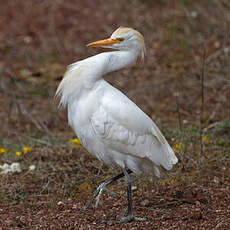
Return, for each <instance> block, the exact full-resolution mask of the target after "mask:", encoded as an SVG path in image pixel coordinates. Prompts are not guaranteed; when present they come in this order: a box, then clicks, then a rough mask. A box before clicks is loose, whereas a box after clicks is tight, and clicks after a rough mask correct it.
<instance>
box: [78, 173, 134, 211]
mask: <svg viewBox="0 0 230 230" xmlns="http://www.w3.org/2000/svg"><path fill="white" fill-rule="evenodd" d="M126 173H128V174H130V173H132V171H131V170H130V169H128V170H127V172H126ZM124 175H125V174H124V172H122V173H120V174H118V175H117V176H115V177H112V178H110V179H108V180H105V181H104V182H102V183H101V184H100V185H99V186H98V187H97V189H96V190H95V191H94V193H93V195H92V197H91V198H90V200H89V201H88V202H87V204H86V205H85V206H84V207H83V208H82V210H84V211H85V210H86V209H87V208H88V207H89V205H90V204H91V203H92V201H93V200H94V198H95V197H96V203H95V205H94V210H95V209H96V208H97V206H98V204H99V201H100V197H101V194H102V193H103V190H104V189H106V188H105V187H106V186H107V185H108V184H111V183H112V182H114V181H116V180H118V179H120V178H122V177H123V176H124Z"/></svg>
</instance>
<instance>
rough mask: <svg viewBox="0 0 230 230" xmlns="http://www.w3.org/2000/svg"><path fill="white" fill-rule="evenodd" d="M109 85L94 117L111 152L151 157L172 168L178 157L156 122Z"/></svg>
mask: <svg viewBox="0 0 230 230" xmlns="http://www.w3.org/2000/svg"><path fill="white" fill-rule="evenodd" d="M108 85H109V84H108ZM109 86H110V85H109ZM106 88H108V87H106ZM109 88H110V89H109V93H107V92H105V94H104V96H103V98H102V99H101V105H100V107H99V108H98V109H97V111H96V112H95V113H94V114H93V116H92V119H91V122H92V127H93V129H94V131H95V133H96V134H97V136H99V137H100V139H101V141H102V142H103V144H104V145H106V146H107V148H108V149H111V150H112V151H117V152H120V153H123V154H129V155H132V156H134V157H138V158H148V159H149V160H151V161H152V162H153V163H154V164H155V165H162V166H163V167H164V168H166V169H171V168H172V165H173V164H175V163H176V162H177V158H176V156H175V154H174V152H173V150H172V149H171V147H170V146H169V144H168V143H167V141H166V140H165V138H164V136H163V135H162V134H161V132H160V130H159V129H158V128H157V126H156V125H155V124H154V122H153V121H152V120H151V119H150V118H149V117H148V116H147V115H146V114H145V113H144V112H143V111H142V110H141V109H140V108H139V107H138V106H137V105H136V104H134V103H133V102H132V101H131V100H129V99H128V98H127V97H126V96H125V95H124V94H122V93H121V92H120V91H118V90H116V89H115V88H113V87H112V86H110V87H109Z"/></svg>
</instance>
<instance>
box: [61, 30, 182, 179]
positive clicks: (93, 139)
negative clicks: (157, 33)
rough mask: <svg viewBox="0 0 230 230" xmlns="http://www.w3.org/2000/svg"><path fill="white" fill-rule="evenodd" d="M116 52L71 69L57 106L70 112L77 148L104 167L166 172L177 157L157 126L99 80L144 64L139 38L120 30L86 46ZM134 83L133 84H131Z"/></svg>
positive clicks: (142, 44)
mask: <svg viewBox="0 0 230 230" xmlns="http://www.w3.org/2000/svg"><path fill="white" fill-rule="evenodd" d="M88 46H92V47H95V46H102V47H109V48H114V49H118V51H113V52H105V53H100V54H98V55H95V56H92V57H89V58H87V59H85V60H82V61H79V62H76V63H73V64H72V65H70V66H69V67H68V69H67V72H66V73H65V76H64V78H63V80H62V81H61V83H60V85H59V87H58V89H57V96H60V105H61V106H64V107H67V109H68V122H69V125H70V126H71V127H72V128H73V130H74V131H75V133H76V135H77V137H78V138H79V140H80V142H81V144H82V145H83V146H84V147H85V148H86V149H87V150H88V152H90V153H91V154H93V155H94V156H96V157H97V158H98V159H99V160H102V161H104V162H106V163H107V164H113V165H118V166H120V167H121V168H122V169H124V168H129V169H130V170H132V171H133V172H135V173H136V174H140V173H142V172H144V173H148V172H154V173H155V175H157V176H159V175H160V173H159V170H158V166H162V167H164V168H165V169H167V170H170V169H171V168H172V166H173V165H174V164H176V163H177V161H178V160H177V157H176V156H175V154H174V152H173V150H172V149H171V147H170V146H169V144H168V143H167V141H166V139H165V138H164V136H163V135H162V134H161V132H160V130H159V129H158V128H157V126H156V125H155V123H154V122H153V121H152V120H151V119H150V118H149V117H148V116H147V115H146V114H145V113H144V112H143V111H142V110H141V109H140V108H139V107H138V106H137V105H136V104H134V103H133V102H132V101H131V100H130V99H129V98H128V97H126V96H125V95H124V94H123V93H121V92H120V91H119V90H117V89H116V88H114V87H113V86H111V85H110V84H109V83H107V82H106V81H105V80H104V79H103V76H104V75H106V74H107V73H109V72H112V71H115V70H119V69H121V68H124V67H127V66H131V65H133V64H135V63H136V60H137V58H144V55H145V44H144V39H143V36H142V35H141V34H140V33H139V32H137V31H136V30H134V29H131V28H125V27H120V28H118V29H117V30H116V31H115V32H114V33H113V34H112V36H111V38H109V39H106V40H102V41H98V42H93V43H90V44H89V45H88ZM130 80H132V79H130Z"/></svg>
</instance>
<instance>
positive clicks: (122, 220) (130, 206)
mask: <svg viewBox="0 0 230 230" xmlns="http://www.w3.org/2000/svg"><path fill="white" fill-rule="evenodd" d="M122 170H123V174H124V175H125V179H126V185H127V197H128V216H124V217H121V218H120V220H116V221H106V223H107V224H115V223H127V222H131V221H144V220H146V218H138V217H135V216H133V204H132V187H131V185H132V182H131V177H130V175H129V172H128V171H126V169H125V168H124V169H122Z"/></svg>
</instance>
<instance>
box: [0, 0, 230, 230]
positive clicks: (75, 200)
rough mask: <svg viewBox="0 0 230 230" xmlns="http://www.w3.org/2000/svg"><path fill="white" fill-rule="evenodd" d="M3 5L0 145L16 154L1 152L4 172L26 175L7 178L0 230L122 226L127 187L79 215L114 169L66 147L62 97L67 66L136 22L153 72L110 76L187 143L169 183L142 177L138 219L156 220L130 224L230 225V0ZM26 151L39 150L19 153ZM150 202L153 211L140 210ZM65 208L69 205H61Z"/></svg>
mask: <svg viewBox="0 0 230 230" xmlns="http://www.w3.org/2000/svg"><path fill="white" fill-rule="evenodd" d="M0 3H2V4H1V8H0V15H1V23H0V32H1V33H0V51H1V52H0V60H1V61H0V74H1V75H0V104H1V109H0V120H1V121H2V122H1V131H0V147H3V148H5V149H6V150H7V152H6V153H5V154H2V155H0V164H1V165H2V164H3V163H12V162H14V161H17V162H20V164H21V165H22V169H23V172H22V173H19V174H13V175H11V174H9V175H0V228H1V227H2V228H3V229H9V228H14V229H18V228H21V229H22V228H23V229H27V228H28V229H36V228H40V229H57V228H58V229H63V228H66V229H92V228H93V229H102V227H103V225H101V224H99V223H98V222H95V221H96V219H97V218H102V217H103V215H104V214H107V212H108V218H109V217H111V218H113V215H115V214H117V213H118V212H119V210H120V209H122V210H123V209H124V208H123V207H122V208H121V204H124V203H125V192H124V190H123V186H122V183H120V182H119V183H118V184H116V185H114V186H112V187H111V190H112V191H114V192H116V196H115V197H113V196H112V197H110V195H109V196H105V199H104V201H102V205H101V206H100V207H99V210H98V212H97V213H96V214H95V216H93V214H92V213H91V212H90V211H89V212H86V213H83V212H81V211H80V208H79V206H82V205H83V203H84V202H85V201H86V199H87V198H88V195H89V193H90V192H91V190H92V189H93V188H94V187H95V186H96V185H97V184H98V183H99V182H100V181H102V180H103V179H104V178H105V177H108V176H110V175H114V174H115V173H117V170H114V169H111V168H109V167H107V166H106V165H103V164H100V163H99V162H98V161H97V160H96V159H94V158H92V157H91V156H90V155H89V154H88V153H86V151H85V150H84V149H82V148H77V147H74V146H73V145H72V144H71V143H70V142H69V139H70V138H72V137H74V133H73V132H72V131H71V130H70V129H69V127H68V126H67V120H66V112H65V111H58V110H57V104H56V103H55V102H54V100H53V96H54V93H55V90H56V88H57V85H58V83H59V81H60V79H61V77H62V75H63V73H64V71H65V67H66V65H67V64H69V63H72V62H74V61H76V60H79V59H81V58H85V57H87V56H90V55H92V54H95V53H98V52H100V51H101V50H100V49H96V50H93V49H89V48H86V47H85V44H87V43H88V42H90V41H94V40H97V39H101V38H104V37H106V36H108V34H110V33H111V32H112V31H113V30H114V29H115V28H117V27H118V26H120V25H128V26H130V27H134V28H136V29H137V30H139V31H140V32H142V33H143V34H144V36H145V39H146V46H147V47H148V59H147V61H146V63H145V65H144V66H137V67H134V68H133V69H131V70H124V71H121V72H119V73H113V74H111V75H110V76H108V78H107V79H108V81H109V82H110V83H111V84H113V85H114V86H115V87H117V88H119V89H120V90H122V91H123V92H124V93H125V94H127V95H128V96H129V97H130V98H131V99H132V100H134V101H135V102H136V103H137V104H138V105H139V106H140V107H141V108H142V109H143V110H144V111H145V112H146V113H147V114H148V115H149V116H150V117H152V118H153V119H154V120H155V121H156V123H157V124H158V126H159V127H161V129H162V130H163V132H164V134H165V136H166V137H167V139H168V140H169V142H170V143H171V145H172V146H174V147H175V146H176V144H178V146H179V147H178V149H177V156H178V157H179V159H180V162H179V163H178V165H177V166H176V167H175V169H174V170H173V171H171V172H170V176H168V173H166V172H165V173H164V172H163V177H162V178H161V179H160V180H156V179H155V178H153V177H152V176H144V177H135V179H134V181H135V184H136V185H137V190H136V192H134V203H135V204H136V212H137V213H138V215H140V216H142V215H147V216H148V217H149V218H153V219H154V220H151V221H149V222H147V223H146V224H142V223H141V224H140V225H138V224H135V223H133V224H128V225H127V226H125V227H127V228H128V229H131V227H133V229H136V228H137V226H139V228H140V227H142V228H145V229H151V227H152V228H156V229H157V228H160V229H165V228H167V229H190V228H191V229H192V228H200V229H202V228H203V229H214V228H215V229H227V227H226V226H227V224H228V222H227V221H228V217H229V207H228V205H227V201H228V200H229V189H230V188H229V182H230V181H229V173H230V171H229V168H230V160H229V149H230V142H229V135H230V131H229V130H230V117H229V114H230V106H229V100H228V98H230V90H229V88H230V74H229V73H230V67H229V61H230V41H229V37H230V18H229V13H230V4H229V1H228V0H218V1H217V0H216V1H211V2H210V1H208V0H207V1H206V0H205V1H186V0H174V1H166V0H159V1H147V0H145V1H143V0H134V1H122V0H117V1H108V2H106V3H105V2H104V1H102V0H95V1H90V0H84V1H56V0H53V1H33V2H32V1H29V0H25V1H19V0H18V1H14V0H9V1H7V2H5V1H4V2H3V0H1V1H0ZM98 6H100V7H98ZM95 9H97V10H95ZM204 49H205V51H206V58H205V66H203V65H202V61H203V51H204ZM203 67H205V68H204V70H205V71H204V74H203V77H204V83H203V89H204V97H203V99H204V101H203V102H204V103H203V113H202V116H201V87H202V84H201V77H202V68H203ZM200 118H201V119H200ZM200 122H202V126H201V125H200ZM202 136H205V137H204V138H203V142H202V146H203V147H202V148H203V150H202V153H201V143H200V140H201V139H200V137H202ZM24 146H29V147H30V148H31V151H30V152H29V153H27V154H22V156H20V157H17V156H15V154H14V153H15V151H21V149H22V147H24ZM32 164H34V165H36V170H35V171H28V167H29V166H30V165H32ZM218 194H220V195H218ZM117 200H119V202H117ZM144 200H148V202H149V203H148V205H147V206H145V205H142V201H144ZM59 201H62V202H63V203H62V204H61V203H59V205H58V202H59ZM225 201H226V202H225ZM111 202H112V203H113V206H111ZM197 202H198V203H199V204H198V203H197ZM135 204H134V205H135ZM209 204H210V205H209ZM74 205H75V206H74ZM199 205H200V206H199ZM74 207H75V208H74ZM106 208H107V209H106ZM65 210H70V211H69V213H67V212H66V211H65ZM108 210H109V211H108ZM152 210H154V212H153V211H152ZM197 210H198V211H197ZM218 210H219V211H218ZM173 212H174V213H177V214H178V215H176V216H175V217H174V215H173ZM9 213H10V216H9ZM200 213H201V214H200ZM23 218H24V219H23ZM67 220H68V221H67ZM82 221H84V223H85V225H82V224H81V223H82ZM67 222H68V223H67ZM1 225H2V226H1ZM66 226H67V227H66ZM157 226H158V227H157ZM159 226H160V227H159ZM186 226H187V227H186ZM55 227H56V228H55ZM118 228H119V226H118ZM111 229H116V226H114V227H111Z"/></svg>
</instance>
